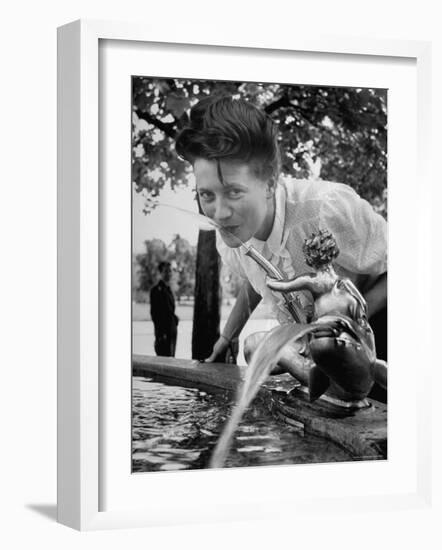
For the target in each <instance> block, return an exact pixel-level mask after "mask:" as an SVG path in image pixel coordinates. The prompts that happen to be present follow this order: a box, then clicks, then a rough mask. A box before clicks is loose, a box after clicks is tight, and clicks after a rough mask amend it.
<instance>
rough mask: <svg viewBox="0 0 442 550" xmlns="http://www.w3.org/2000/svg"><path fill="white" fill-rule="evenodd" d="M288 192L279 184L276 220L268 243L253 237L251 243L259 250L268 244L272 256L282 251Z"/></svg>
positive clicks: (276, 194)
mask: <svg viewBox="0 0 442 550" xmlns="http://www.w3.org/2000/svg"><path fill="white" fill-rule="evenodd" d="M285 206H286V191H285V187H284V185H283V184H282V183H281V182H279V183H278V185H277V186H276V190H275V219H274V221H273V227H272V230H271V232H270V235H269V237H268V239H267V240H266V241H261V240H259V239H256V238H255V237H252V238H251V239H250V243H251V244H252V245H253V246H255V247H256V248H258V249H261V250H262V248H263V247H264V245H265V244H266V245H267V247H268V249H269V250H270V252H271V253H272V254H278V253H279V251H280V250H281V245H282V244H283V243H282V240H283V232H284V224H285Z"/></svg>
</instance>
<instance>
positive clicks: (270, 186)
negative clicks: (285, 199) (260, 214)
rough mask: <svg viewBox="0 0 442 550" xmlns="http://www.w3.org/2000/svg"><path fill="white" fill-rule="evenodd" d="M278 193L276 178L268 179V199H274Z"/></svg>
mask: <svg viewBox="0 0 442 550" xmlns="http://www.w3.org/2000/svg"><path fill="white" fill-rule="evenodd" d="M275 191H276V180H275V178H273V177H271V178H269V179H268V181H267V183H266V197H267V198H268V199H270V198H272V197H273V196H274V194H275Z"/></svg>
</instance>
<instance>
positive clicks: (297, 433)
mask: <svg viewBox="0 0 442 550" xmlns="http://www.w3.org/2000/svg"><path fill="white" fill-rule="evenodd" d="M245 369H246V367H240V366H237V365H227V364H214V363H211V364H204V363H199V362H198V361H190V360H183V359H175V358H170V357H152V356H144V355H134V356H133V375H134V376H135V377H146V378H149V379H153V380H155V381H161V382H162V383H165V384H167V385H171V386H174V387H178V386H179V387H187V388H199V389H200V390H203V391H206V392H208V393H209V394H217V393H218V394H224V395H225V396H228V397H227V398H226V400H225V406H224V411H223V413H222V415H221V416H223V415H224V417H225V416H226V415H228V414H229V410H228V402H230V403H232V402H233V398H234V396H235V394H236V391H237V389H238V387H239V385H240V384H241V382H242V379H243V376H244V372H245ZM137 379H139V378H137ZM134 380H135V378H134ZM294 386H296V382H295V380H294V379H293V378H292V377H291V376H289V375H280V376H271V377H269V379H268V381H266V382H265V383H264V385H263V386H262V388H261V390H260V392H259V394H258V396H257V397H256V398H255V400H254V403H253V407H251V409H252V408H253V410H251V411H249V414H248V415H246V416H247V418H246V419H245V424H244V426H243V427H242V428H241V427H240V431H239V432H238V435H239V438H238V439H240V440H245V439H249V440H250V442H251V443H250V445H248V446H247V445H245V446H243V447H240V446H238V442H236V443H235V444H234V446H235V445H236V447H235V448H234V449H233V454H232V457H233V458H232V457H231V458H230V459H229V460H228V461H227V462H226V467H237V466H247V465H269V464H272V465H275V464H290V463H317V462H322V463H324V462H336V461H340V462H346V461H351V460H367V459H368V460H376V459H383V458H386V426H387V422H386V407H385V406H382V404H377V403H376V402H372V401H370V405H371V406H370V407H369V410H370V413H368V410H367V411H365V412H364V414H363V415H362V416H361V415H360V413H359V412H358V413H353V412H349V411H345V413H344V414H341V413H338V412H336V411H333V410H331V409H330V405H329V404H324V403H322V402H321V400H319V401H318V402H316V403H314V404H310V403H309V402H308V400H307V399H306V398H305V396H304V397H303V396H302V395H301V394H299V395H298V393H296V394H295V392H294V391H293V389H294ZM138 399H139V397H138ZM146 399H149V398H147V397H146ZM327 407H328V408H327ZM378 407H379V408H378ZM167 408H168V405H167V404H165V405H164V410H165V411H167ZM375 411H376V413H375V414H373V413H374V412H375ZM381 411H382V414H381V417H382V418H380V417H379V412H381ZM324 413H325V415H324ZM203 414H205V413H203ZM375 417H376V422H377V428H376V430H377V431H376V430H375V431H376V436H375V437H374V438H373V437H371V436H370V433H372V432H373V422H372V421H373V419H374V418H375ZM255 420H256V422H255ZM211 421H212V420H211ZM223 421H224V420H223V418H221V420H220V421H219V423H218V425H219V431H220V430H221V428H222V425H223ZM178 422H179V420H178ZM270 426H271V427H270ZM241 430H242V431H241ZM266 430H267V432H268V433H267V432H266ZM214 431H215V432H216V429H215V430H214ZM219 431H218V433H217V434H215V435H214V436H213V438H209V439H210V441H208V442H207V441H205V442H204V445H206V444H208V445H209V446H210V445H214V444H215V443H216V439H217V435H219ZM278 431H279V432H280V433H279V434H278V433H277V432H278ZM269 433H270V435H269ZM245 435H246V436H247V437H245ZM271 438H273V444H272V443H271ZM309 439H310V440H311V441H310V443H309V441H308V440H309ZM264 440H265V441H264ZM374 440H376V441H374ZM257 441H258V444H259V445H261V444H262V442H263V441H264V442H267V443H266V444H267V447H265V448H262V453H261V455H262V456H261V457H260V456H259V452H258V445H257V444H256V442H257ZM259 441H261V442H260V443H259ZM290 441H292V448H293V449H292V451H293V454H292V455H291V454H290V449H289V447H290V444H289V443H288V442H290ZM275 442H277V443H281V445H282V446H283V450H282V452H281V451H280V454H279V455H278V453H277V452H276V451H275V445H274V443H275ZM137 446H138V447H137V448H138V449H139V450H142V441H141V442H140V441H138V442H137ZM272 450H273V451H275V453H274V454H272V453H271V452H270V451H272ZM249 451H250V454H249ZM251 451H253V452H251ZM255 451H256V452H255ZM273 451H272V452H273ZM206 454H207V458H208V456H210V452H207V453H206ZM240 454H241V456H246V455H247V456H248V457H250V459H249V460H246V461H244V460H237V459H235V456H236V457H238V456H239V455H240ZM290 456H293V460H292V461H291V459H290ZM134 457H135V455H134ZM140 464H141V463H138V466H137V468H136V469H135V471H149V470H143V468H142V467H141V466H140ZM204 467H207V464H205V463H204V460H201V459H200V460H199V461H197V462H196V463H195V465H193V466H192V465H190V466H189V468H204ZM163 469H165V468H163Z"/></svg>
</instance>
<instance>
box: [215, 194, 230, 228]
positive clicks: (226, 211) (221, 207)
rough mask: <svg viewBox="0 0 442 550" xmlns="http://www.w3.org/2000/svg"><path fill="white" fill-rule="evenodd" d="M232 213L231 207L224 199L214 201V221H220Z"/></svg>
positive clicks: (226, 218)
mask: <svg viewBox="0 0 442 550" xmlns="http://www.w3.org/2000/svg"><path fill="white" fill-rule="evenodd" d="M231 215H232V209H231V208H230V206H229V205H228V204H227V203H226V201H224V200H222V199H220V200H217V201H216V204H215V215H214V219H215V221H218V222H222V221H223V220H228V219H229V218H230V216H231Z"/></svg>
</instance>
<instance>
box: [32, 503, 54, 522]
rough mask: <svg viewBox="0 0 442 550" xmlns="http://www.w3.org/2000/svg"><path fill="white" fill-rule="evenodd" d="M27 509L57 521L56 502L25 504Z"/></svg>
mask: <svg viewBox="0 0 442 550" xmlns="http://www.w3.org/2000/svg"><path fill="white" fill-rule="evenodd" d="M26 508H27V509H28V510H32V511H33V512H37V514H40V515H41V516H44V517H45V518H47V519H50V520H52V521H57V505H56V504H26Z"/></svg>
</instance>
